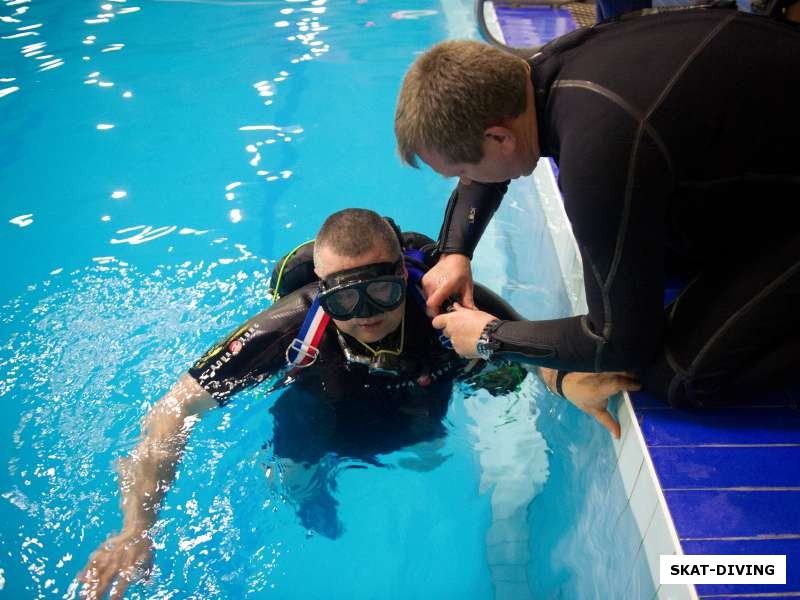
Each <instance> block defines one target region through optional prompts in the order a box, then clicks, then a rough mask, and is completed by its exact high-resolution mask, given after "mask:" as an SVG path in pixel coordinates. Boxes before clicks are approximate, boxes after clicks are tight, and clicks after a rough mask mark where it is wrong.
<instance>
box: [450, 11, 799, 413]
mask: <svg viewBox="0 0 800 600" xmlns="http://www.w3.org/2000/svg"><path fill="white" fill-rule="evenodd" d="M530 63H531V66H532V80H533V86H534V91H535V102H536V110H537V124H538V129H539V142H540V145H541V150H542V155H543V156H550V157H553V159H554V160H555V161H556V162H557V164H558V167H559V186H560V188H561V191H562V194H563V198H564V205H565V208H566V212H567V215H568V216H569V219H570V222H571V223H572V227H573V231H574V233H575V237H576V239H577V241H578V245H579V248H580V252H581V257H582V260H583V270H584V284H585V288H586V297H587V302H588V307H589V314H588V315H584V316H578V317H574V318H567V319H558V320H553V321H537V322H531V321H523V322H517V323H507V324H504V325H503V326H502V327H501V328H500V329H499V330H498V332H497V335H496V337H497V338H498V339H499V340H500V341H501V342H502V343H503V345H502V346H501V349H502V350H503V351H505V352H507V353H510V355H516V356H517V358H518V359H521V360H527V361H531V362H534V363H536V364H539V365H542V366H547V367H553V368H558V369H562V370H583V371H606V370H619V369H638V370H640V372H641V376H642V378H643V380H644V383H645V385H646V387H647V388H648V389H650V390H651V391H652V392H654V393H655V394H657V395H659V396H661V397H662V398H665V399H668V400H669V401H670V402H672V403H673V404H675V405H687V404H690V405H705V404H710V403H714V402H716V401H718V400H720V399H721V397H722V396H723V395H724V394H726V393H728V391H729V390H731V389H744V388H745V387H747V386H746V385H745V384H751V385H753V386H760V385H762V384H763V383H766V382H772V383H778V382H779V381H780V378H781V377H788V376H792V375H793V372H794V371H795V370H796V367H797V365H798V363H799V362H800V358H799V357H800V310H798V306H800V304H798V302H797V300H798V299H799V298H800V265H798V259H800V226H798V220H797V216H796V215H797V211H796V208H795V204H796V203H797V201H798V199H800V118H798V114H800V27H798V26H797V25H795V24H792V23H788V22H781V21H777V20H773V19H769V18H765V17H758V16H753V15H749V14H743V13H739V12H736V11H735V10H727V9H695V10H687V11H682V12H674V13H666V14H659V15H650V16H643V17H637V18H634V19H629V20H622V21H619V22H611V23H604V24H601V25H598V26H595V27H592V28H588V29H582V30H578V31H576V32H573V33H571V34H568V35H566V36H564V37H562V38H559V39H558V40H556V41H554V42H553V43H551V44H549V45H548V46H545V48H544V49H543V51H542V52H541V53H539V54H538V55H536V56H534V57H533V58H532V59H531V60H530ZM505 188H506V184H505V183H504V184H474V183H473V184H472V185H469V186H459V187H458V188H457V189H456V191H455V192H454V195H453V197H451V202H450V205H449V206H448V211H447V214H446V217H445V223H444V226H443V228H442V235H441V236H440V247H441V249H442V250H443V251H451V252H460V253H464V254H467V255H471V253H472V251H473V249H474V247H475V245H476V244H477V240H478V238H479V236H480V234H481V233H482V231H483V230H484V229H485V226H486V222H487V221H488V219H489V218H490V216H491V215H492V214H493V212H494V210H495V209H496V207H497V205H498V204H499V201H500V200H501V199H502V196H503V194H504V192H505ZM671 275H678V276H683V277H684V278H685V279H686V280H687V281H691V283H689V285H688V287H687V288H686V289H685V291H684V293H683V294H682V295H681V296H680V297H679V298H678V299H677V300H676V301H675V302H674V303H673V304H672V305H671V306H670V307H669V308H668V310H667V312H666V313H665V311H664V310H663V308H662V306H663V297H664V289H665V283H664V282H665V278H666V277H669V276H671ZM793 367H794V368H793Z"/></svg>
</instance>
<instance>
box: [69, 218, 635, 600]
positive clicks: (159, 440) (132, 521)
mask: <svg viewBox="0 0 800 600" xmlns="http://www.w3.org/2000/svg"><path fill="white" fill-rule="evenodd" d="M433 246H434V244H433V242H432V241H431V240H430V239H428V238H426V237H425V236H422V235H420V234H413V233H405V234H400V233H399V231H398V230H397V229H396V227H394V226H393V223H391V222H390V221H389V220H388V219H383V218H382V217H380V216H379V215H378V214H376V213H374V212H372V211H368V210H363V209H347V210H344V211H341V212H338V213H336V214H334V215H332V216H331V217H329V218H328V219H327V220H326V221H325V223H324V225H323V226H322V229H321V230H320V232H319V234H318V235H317V238H316V241H315V242H313V243H312V242H309V243H307V244H304V245H303V246H301V247H299V248H298V249H296V250H295V251H293V253H291V254H290V255H289V256H288V257H286V258H285V259H283V260H282V261H280V262H279V264H278V267H276V269H275V272H274V273H273V278H272V280H271V281H272V284H273V293H274V294H275V296H276V297H279V298H278V299H277V300H276V301H275V302H274V303H273V304H272V306H270V307H269V308H268V309H266V310H265V311H263V312H261V313H259V314H258V315H256V316H255V317H254V318H252V319H250V320H249V321H247V322H246V323H245V324H243V325H242V326H241V327H239V328H237V329H236V330H235V331H234V332H233V333H232V334H231V335H229V336H228V337H227V338H226V339H225V340H223V341H222V342H220V343H218V344H216V345H215V346H213V347H212V348H211V349H210V350H209V351H208V352H207V353H206V354H205V355H204V356H203V357H202V358H201V359H200V360H198V361H197V362H196V363H195V364H194V366H192V367H191V368H190V369H189V371H188V373H187V374H185V375H184V376H183V377H182V378H181V379H180V380H179V381H178V383H177V384H176V385H175V386H174V387H173V388H172V389H171V390H170V391H169V392H168V393H167V394H166V395H165V396H164V397H163V398H161V399H160V400H159V401H158V402H157V403H156V404H155V405H154V406H153V408H152V409H151V410H150V412H149V413H148V415H147V416H146V418H145V420H144V424H143V439H142V441H141V442H140V443H139V445H138V446H137V447H136V448H135V450H134V451H133V452H132V453H131V456H130V457H129V458H127V459H125V460H123V461H121V463H120V468H119V471H120V489H121V491H122V510H123V527H122V531H121V532H120V533H119V534H117V535H112V536H110V537H109V538H108V539H107V540H106V541H105V542H104V543H103V544H101V545H100V547H99V548H98V549H97V550H96V551H95V552H94V553H93V554H92V555H91V557H90V558H89V560H88V562H87V565H86V567H85V568H84V570H83V571H82V572H81V574H80V575H79V576H78V577H79V580H80V581H81V582H82V583H83V588H82V590H81V597H83V598H100V597H102V596H103V595H104V594H105V593H106V592H109V593H110V597H112V598H121V597H122V596H123V595H124V592H125V589H126V588H127V587H128V585H129V584H130V583H131V582H132V581H135V580H137V579H139V578H141V577H145V576H146V575H147V574H148V573H149V571H150V569H151V566H152V552H153V548H152V541H151V539H150V533H149V531H150V528H151V527H152V525H153V524H154V523H155V522H156V519H157V517H158V511H159V507H160V503H161V501H162V499H163V498H164V495H165V494H166V491H167V490H168V489H169V487H170V485H171V484H172V482H173V480H174V478H175V471H176V468H177V464H178V462H179V460H180V457H181V454H182V452H183V449H184V447H185V445H186V441H187V438H188V436H189V433H190V431H191V428H192V426H193V424H194V423H195V422H196V421H197V417H199V416H201V415H202V414H204V413H205V412H207V411H208V410H209V409H211V408H213V407H215V406H221V405H224V404H225V403H226V402H228V400H229V399H230V398H231V396H233V395H234V394H236V393H237V392H239V391H241V390H244V389H246V388H249V387H252V386H254V385H257V384H259V383H263V382H271V383H272V384H273V388H272V389H275V388H281V387H284V386H286V385H288V384H291V385H290V386H289V387H288V389H286V390H285V391H284V392H283V393H282V394H281V395H280V397H279V398H278V399H277V401H276V402H275V404H274V405H273V406H272V407H271V409H270V411H271V412H272V414H273V416H274V432H273V439H272V450H273V452H274V454H275V455H276V457H277V458H278V461H279V462H280V470H281V472H282V473H283V477H284V485H285V487H286V489H287V491H288V492H289V496H290V500H291V501H292V502H293V503H294V504H295V505H296V508H297V513H298V517H299V518H300V520H301V522H302V523H303V525H304V526H305V527H306V528H308V529H312V530H314V531H316V532H318V533H320V534H321V535H325V536H327V537H331V538H335V537H337V536H339V535H340V534H341V532H342V527H341V524H340V523H339V521H338V518H337V516H336V502H335V500H334V499H333V497H332V495H331V494H330V490H329V489H328V488H329V486H330V483H329V480H330V479H331V478H329V477H325V476H322V477H314V480H315V481H318V482H322V483H318V484H316V489H312V490H311V493H309V492H308V486H307V485H306V484H307V483H308V480H310V479H311V475H314V474H315V473H316V474H317V475H318V474H319V473H317V472H316V471H315V469H317V468H323V469H324V468H325V466H324V463H325V460H324V459H325V457H326V456H333V455H335V456H340V457H347V458H354V459H357V460H361V461H364V462H367V463H371V464H380V463H379V462H378V460H377V458H376V455H380V454H386V453H389V452H393V451H396V450H398V449H400V448H404V447H407V446H411V445H417V444H422V443H424V442H435V441H436V440H440V439H441V438H443V437H444V435H445V428H444V426H443V424H442V418H443V417H444V415H445V414H446V412H447V408H448V402H449V399H450V396H451V391H452V386H453V382H454V381H455V380H456V379H457V378H460V379H464V380H466V381H467V383H468V384H471V385H473V386H480V387H484V388H487V389H489V391H490V392H493V393H502V392H504V391H508V390H509V389H513V388H515V387H516V386H517V385H518V384H519V383H520V382H521V380H522V378H523V377H524V375H525V372H523V371H522V370H521V369H519V368H513V367H512V368H510V370H505V371H504V370H503V369H502V368H500V369H498V370H495V371H494V372H489V371H490V369H487V368H486V366H487V365H486V363H485V362H483V361H468V360H466V359H462V358H460V357H459V356H458V355H457V354H456V353H455V352H454V351H453V350H452V349H451V348H450V347H449V343H448V341H447V340H446V339H442V338H441V336H440V335H439V333H438V332H437V331H436V330H435V329H434V328H433V327H432V326H431V322H430V319H429V318H428V317H427V316H426V314H425V299H424V297H423V296H422V295H421V292H420V288H419V285H418V284H419V281H420V280H421V278H422V274H423V272H424V271H425V270H426V269H427V267H426V261H427V262H433V260H435V259H434V258H432V257H431V256H428V255H427V254H428V252H427V250H428V248H432V247H433ZM312 255H313V260H312V258H311V257H312ZM475 301H476V303H477V305H478V306H480V307H481V308H482V309H484V310H488V311H491V312H492V313H493V314H500V315H503V316H504V318H505V319H519V318H521V317H519V315H517V313H515V312H514V310H513V309H512V308H511V307H510V306H508V304H506V303H505V302H504V301H503V300H502V299H500V298H499V297H497V296H496V295H494V294H492V293H491V292H489V291H488V290H486V289H485V288H482V287H481V286H476V290H475ZM553 374H554V373H548V372H546V371H545V372H543V373H542V375H543V376H544V378H545V381H548V380H550V381H551V385H552V375H553ZM635 387H636V384H635V383H634V382H632V381H631V380H630V379H628V378H627V377H626V376H624V375H623V374H612V373H605V374H602V373H601V374H595V373H586V374H585V375H584V377H582V378H581V377H572V378H571V383H570V387H569V388H567V389H565V390H564V391H565V392H566V396H567V397H568V399H570V400H571V401H572V402H574V403H576V404H578V405H579V407H581V408H582V409H584V410H587V407H589V408H590V409H591V410H594V411H596V413H597V414H596V415H595V416H598V415H602V414H606V415H608V411H607V398H608V397H609V396H611V395H612V394H614V393H616V392H618V391H619V390H621V389H634V388H635ZM608 418H609V419H611V417H610V415H608ZM598 420H601V419H600V417H599V416H598ZM323 475H324V473H323ZM311 487H312V488H313V487H314V486H311ZM300 489H305V492H299V491H295V490H300Z"/></svg>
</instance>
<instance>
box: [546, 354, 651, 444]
mask: <svg viewBox="0 0 800 600" xmlns="http://www.w3.org/2000/svg"><path fill="white" fill-rule="evenodd" d="M541 372H542V378H543V379H544V382H545V384H546V385H547V387H548V388H550V390H552V391H553V392H555V379H556V371H555V370H554V369H545V368H542V369H541ZM641 387H642V386H641V385H640V384H639V382H638V381H636V379H635V377H634V376H633V375H631V374H630V373H618V372H608V373H579V372H573V373H567V374H566V375H565V376H564V379H563V380H562V381H561V390H562V391H563V392H564V396H565V397H566V398H567V400H569V401H570V402H572V403H573V404H574V405H575V406H577V407H578V408H579V409H581V410H582V411H583V412H585V413H586V414H587V415H590V416H592V417H594V418H595V420H597V422H598V423H600V425H602V426H603V427H605V428H606V429H608V431H609V433H610V434H611V435H613V436H614V437H615V438H617V439H619V435H620V428H619V423H617V421H616V420H615V419H614V417H612V416H611V413H610V412H608V398H609V397H610V396H613V395H614V394H616V393H617V392H621V391H626V392H633V391H636V390H638V389H641Z"/></svg>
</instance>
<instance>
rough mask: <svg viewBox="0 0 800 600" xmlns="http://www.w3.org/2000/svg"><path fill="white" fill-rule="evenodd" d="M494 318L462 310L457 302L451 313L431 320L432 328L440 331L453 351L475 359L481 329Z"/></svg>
mask: <svg viewBox="0 0 800 600" xmlns="http://www.w3.org/2000/svg"><path fill="white" fill-rule="evenodd" d="M495 318H496V317H494V316H492V315H490V314H489V313H485V312H482V311H480V310H470V309H468V308H464V307H463V306H461V305H460V304H459V303H458V302H456V303H455V304H453V312H449V313H445V314H441V315H439V316H438V317H436V318H435V319H434V320H433V326H434V327H435V328H436V329H441V330H442V333H443V334H444V335H446V336H447V337H448V338H450V342H451V343H452V344H453V350H455V351H456V352H458V353H459V354H460V355H461V356H463V357H465V358H477V357H478V351H477V349H476V346H477V344H478V338H479V337H480V336H481V332H482V331H483V328H484V327H486V324H487V323H488V322H489V321H492V320H494V319H495Z"/></svg>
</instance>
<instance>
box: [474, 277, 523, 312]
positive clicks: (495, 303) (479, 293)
mask: <svg viewBox="0 0 800 600" xmlns="http://www.w3.org/2000/svg"><path fill="white" fill-rule="evenodd" d="M474 294H475V295H474V299H475V306H477V307H478V310H482V311H483V312H487V313H489V314H490V315H494V316H495V317H497V318H498V319H502V320H504V321H521V320H522V315H521V314H519V313H518V312H517V311H516V310H514V307H512V306H511V305H510V304H509V303H508V302H506V301H505V300H503V299H502V298H501V297H500V296H498V295H497V294H495V293H494V292H493V291H492V290H490V289H489V288H487V287H485V286H484V285H482V284H480V283H477V282H476V283H475V292H474Z"/></svg>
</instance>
